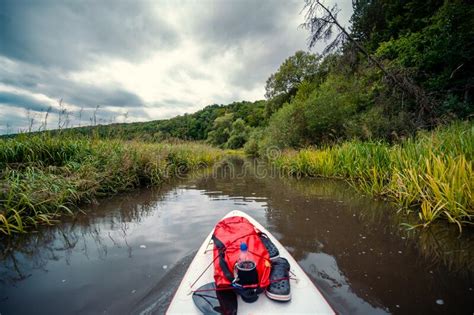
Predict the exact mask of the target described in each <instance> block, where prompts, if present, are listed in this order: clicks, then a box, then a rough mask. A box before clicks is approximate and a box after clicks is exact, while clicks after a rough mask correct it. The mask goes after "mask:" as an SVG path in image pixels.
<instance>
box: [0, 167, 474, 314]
mask: <svg viewBox="0 0 474 315" xmlns="http://www.w3.org/2000/svg"><path fill="white" fill-rule="evenodd" d="M242 163H243V162H242V161H234V162H232V163H228V164H225V165H221V167H218V168H215V169H214V170H212V171H207V172H204V173H201V174H197V175H194V176H191V177H190V178H188V179H181V180H177V181H176V182H173V183H169V184H167V185H164V186H163V187H161V188H160V189H143V190H139V191H134V192H131V193H127V194H122V195H120V196H116V197H113V198H110V199H105V200H100V202H99V203H98V204H96V205H93V206H90V207H89V208H87V209H85V211H86V212H87V213H88V214H87V215H80V216H78V217H76V218H74V219H71V220H68V221H66V222H64V223H62V224H60V225H57V226H55V227H48V228H42V229H41V230H40V231H38V233H34V234H30V235H27V236H22V237H18V238H16V239H14V240H3V241H2V245H1V251H2V252H1V255H2V256H1V257H0V258H1V261H0V279H1V282H0V313H1V314H2V315H5V314H140V313H141V314H147V313H157V314H161V313H163V312H164V311H165V310H166V307H167V305H168V304H169V302H170V300H171V298H172V295H173V293H174V291H175V290H176V288H177V286H178V285H179V282H180V280H181V277H182V275H183V274H184V272H185V271H186V268H187V266H188V265H189V263H190V261H191V259H192V257H193V255H194V253H195V250H196V249H197V247H198V246H199V245H200V244H201V243H202V241H203V240H204V238H205V237H206V236H207V234H208V233H209V231H210V230H211V228H212V227H213V226H214V225H215V223H216V222H217V221H218V220H219V219H220V218H221V217H223V216H224V215H225V214H226V213H227V212H229V211H230V210H242V211H245V212H247V213H248V214H250V215H251V216H253V217H254V218H255V219H257V220H258V221H259V222H261V223H262V225H264V226H265V227H266V228H267V229H268V230H269V231H270V232H271V233H273V234H274V235H275V236H276V237H277V238H278V239H279V240H280V242H281V243H282V244H283V245H284V246H285V247H286V248H287V249H288V250H289V252H290V253H291V254H292V255H293V256H294V258H295V259H296V260H297V261H298V262H299V264H300V265H301V266H302V267H303V269H304V270H305V271H306V273H307V274H308V275H309V276H310V278H311V279H312V280H313V281H314V283H315V284H316V285H317V286H318V287H319V289H320V290H321V291H322V293H323V294H324V295H325V296H326V298H327V299H328V301H329V302H330V304H331V305H332V306H333V307H334V309H335V310H336V311H337V312H338V313H341V314H389V313H393V314H432V313H438V314H448V313H449V314H473V312H474V292H473V289H474V281H473V279H472V274H473V273H472V270H473V269H474V268H473V264H474V262H473V256H474V239H473V237H472V233H470V232H469V231H467V232H465V233H463V236H462V237H458V236H459V235H458V232H457V230H456V228H451V227H446V225H442V226H440V227H436V226H434V227H432V228H430V229H424V230H423V231H421V232H419V231H416V232H410V233H409V232H406V230H405V229H402V228H401V227H400V222H401V221H400V220H403V218H401V217H400V216H395V215H393V213H394V212H395V210H394V209H393V207H392V206H391V205H389V204H388V203H386V202H382V201H379V202H376V201H373V200H371V199H369V198H367V197H364V196H361V195H360V194H359V193H357V192H355V191H354V189H353V188H352V187H350V186H349V185H347V184H346V183H344V182H342V181H331V180H322V179H300V180H298V179H285V178H280V177H278V176H276V175H275V174H273V173H272V172H268V169H267V168H265V167H262V165H260V164H253V163H250V162H246V163H244V164H243V165H242Z"/></svg>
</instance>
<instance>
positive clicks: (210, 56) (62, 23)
mask: <svg viewBox="0 0 474 315" xmlns="http://www.w3.org/2000/svg"><path fill="white" fill-rule="evenodd" d="M334 2H335V0H326V1H325V3H326V4H328V5H329V6H331V5H333V4H334ZM337 2H338V3H337V5H338V7H339V9H341V12H340V13H339V20H340V21H341V22H342V23H343V24H345V25H346V26H348V21H349V18H350V16H351V14H352V7H351V1H350V0H341V1H337ZM303 6H304V3H303V1H289V0H288V1H283V0H280V1H278V0H258V1H257V0H256V1H246V0H242V1H230V0H221V1H207V0H204V1H190V0H189V1H183V0H175V1H171V0H170V1H132V0H130V1H128V0H116V1H108V0H103V1H93V0H63V1H51V0H41V1H40V0H1V1H0V134H5V133H16V132H18V131H19V130H23V131H27V130H29V129H31V130H34V131H36V130H39V129H40V128H47V129H52V128H58V126H59V125H61V126H63V127H66V126H68V127H71V126H79V125H81V126H84V125H90V124H92V123H94V122H93V121H94V118H93V117H95V123H97V124H99V123H100V124H106V123H111V122H133V121H149V120H156V119H165V118H171V117H174V116H177V115H182V114H184V113H193V112H195V111H197V110H199V109H202V108H204V107H205V106H207V105H211V104H229V103H232V102H234V101H242V100H247V101H255V100H259V99H263V98H264V93H265V81H266V79H267V78H268V77H269V76H270V74H272V73H274V72H275V71H276V70H277V69H278V67H279V66H280V64H281V63H282V62H283V61H284V60H285V59H286V58H288V57H289V56H291V55H293V54H294V53H295V52H296V51H297V50H306V51H307V50H308V47H307V46H308V45H307V39H308V36H309V33H308V31H306V30H304V29H302V28H300V27H299V25H300V24H301V23H302V22H304V11H303V12H302V9H303ZM322 47H324V43H318V44H317V45H316V47H314V48H313V49H312V50H311V52H313V53H317V52H320V51H321V49H322ZM60 112H62V114H59V113H60ZM47 113H48V114H47ZM46 116H47V117H46Z"/></svg>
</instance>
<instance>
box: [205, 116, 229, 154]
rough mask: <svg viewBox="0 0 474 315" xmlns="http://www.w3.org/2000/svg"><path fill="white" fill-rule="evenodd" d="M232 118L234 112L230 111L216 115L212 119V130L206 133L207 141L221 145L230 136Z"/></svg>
mask: <svg viewBox="0 0 474 315" xmlns="http://www.w3.org/2000/svg"><path fill="white" fill-rule="evenodd" d="M233 118H234V114H232V113H228V114H225V115H224V116H220V117H217V118H216V119H215V120H214V123H213V128H212V131H210V132H209V133H208V138H207V140H208V142H209V143H211V144H213V145H217V146H223V145H224V144H225V143H226V142H227V140H228V139H229V137H230V132H231V129H232V121H233Z"/></svg>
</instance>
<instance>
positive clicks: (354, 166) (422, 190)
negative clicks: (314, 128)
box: [270, 122, 474, 231]
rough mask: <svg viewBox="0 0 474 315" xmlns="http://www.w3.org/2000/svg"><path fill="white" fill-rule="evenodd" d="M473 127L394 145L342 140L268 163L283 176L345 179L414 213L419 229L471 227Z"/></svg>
mask: <svg viewBox="0 0 474 315" xmlns="http://www.w3.org/2000/svg"><path fill="white" fill-rule="evenodd" d="M473 156H474V124H473V123H470V122H469V123H468V122H466V123H456V124H453V125H451V126H448V127H444V128H438V129H436V130H434V131H432V132H419V133H418V134H417V136H416V137H415V138H410V139H406V140H404V141H402V142H400V143H399V144H397V145H393V146H391V145H389V144H387V143H383V142H360V141H348V142H344V143H342V144H339V145H336V146H332V147H326V148H319V149H314V148H309V149H303V150H300V151H292V150H291V151H284V152H282V154H279V155H275V154H273V156H272V157H271V158H270V161H271V163H273V165H275V166H276V167H277V168H278V169H279V170H280V171H281V172H283V173H284V174H285V175H290V176H298V177H299V176H308V177H316V176H320V177H330V178H331V177H332V178H334V177H336V178H344V179H347V180H348V181H349V182H350V183H351V184H353V186H354V187H356V188H357V189H358V190H360V191H362V192H363V193H365V194H368V195H371V196H374V197H381V198H384V199H387V200H390V201H392V202H394V203H395V204H397V205H398V207H399V209H400V210H404V211H411V212H414V213H416V215H417V216H418V218H419V224H415V225H409V227H416V226H427V225H429V224H430V223H431V222H433V221H436V220H447V221H448V222H450V223H454V224H456V225H457V226H458V228H459V230H460V231H461V230H462V228H463V227H464V226H472V224H473V223H474V201H473V199H472V194H473V191H474V180H473V178H474V172H473V165H472V158H473Z"/></svg>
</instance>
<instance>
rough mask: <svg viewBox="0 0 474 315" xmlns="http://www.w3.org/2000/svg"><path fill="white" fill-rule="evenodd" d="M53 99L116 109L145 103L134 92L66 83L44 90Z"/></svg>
mask: <svg viewBox="0 0 474 315" xmlns="http://www.w3.org/2000/svg"><path fill="white" fill-rule="evenodd" d="M43 90H44V91H47V94H48V95H49V96H51V97H53V98H56V99H58V98H64V100H65V101H66V102H68V103H72V104H75V105H77V106H81V107H95V106H96V105H102V106H104V105H106V106H114V107H140V106H143V105H144V104H143V101H142V100H141V99H140V97H139V96H138V95H136V94H134V93H132V92H129V91H126V90H122V89H120V88H118V87H117V88H109V87H96V86H94V85H88V84H77V83H73V82H64V83H63V84H62V85H55V86H48V87H44V88H43Z"/></svg>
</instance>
